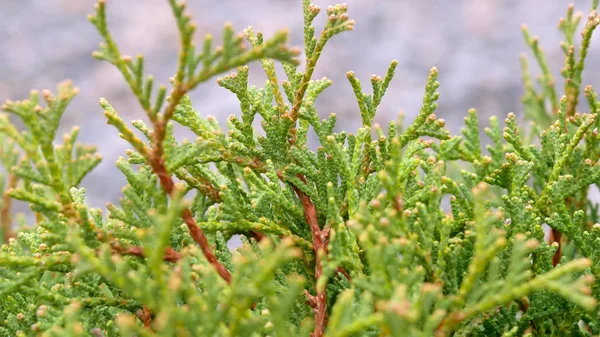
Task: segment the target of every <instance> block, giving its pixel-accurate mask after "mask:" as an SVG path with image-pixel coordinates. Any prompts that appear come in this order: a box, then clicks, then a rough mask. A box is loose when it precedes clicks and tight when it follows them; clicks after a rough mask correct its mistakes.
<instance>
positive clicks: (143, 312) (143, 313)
mask: <svg viewBox="0 0 600 337" xmlns="http://www.w3.org/2000/svg"><path fill="white" fill-rule="evenodd" d="M135 315H136V316H137V318H139V320H140V321H141V322H142V323H143V324H144V327H145V328H147V329H150V330H152V313H151V312H150V310H148V308H146V306H145V305H142V308H141V309H140V310H138V311H137V312H136V313H135Z"/></svg>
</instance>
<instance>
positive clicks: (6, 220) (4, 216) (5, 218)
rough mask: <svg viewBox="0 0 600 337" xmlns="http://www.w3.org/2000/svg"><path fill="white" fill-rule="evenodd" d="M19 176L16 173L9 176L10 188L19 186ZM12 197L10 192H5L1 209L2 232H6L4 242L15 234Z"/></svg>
mask: <svg viewBox="0 0 600 337" xmlns="http://www.w3.org/2000/svg"><path fill="white" fill-rule="evenodd" d="M17 181H18V178H17V176H16V175H14V174H10V175H9V176H8V190H10V189H13V188H15V187H17ZM11 206H12V198H11V197H10V195H9V194H7V193H4V195H3V196H2V209H1V210H0V223H1V224H2V233H3V234H4V242H8V240H9V239H10V238H13V237H14V236H15V234H14V232H13V230H12V215H11Z"/></svg>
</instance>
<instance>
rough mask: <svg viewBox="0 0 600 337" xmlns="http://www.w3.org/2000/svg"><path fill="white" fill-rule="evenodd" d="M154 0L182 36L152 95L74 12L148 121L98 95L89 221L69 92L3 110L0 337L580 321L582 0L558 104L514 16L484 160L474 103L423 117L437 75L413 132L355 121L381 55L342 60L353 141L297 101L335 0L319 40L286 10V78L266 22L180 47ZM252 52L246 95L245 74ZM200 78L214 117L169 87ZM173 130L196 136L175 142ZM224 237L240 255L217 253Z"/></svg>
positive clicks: (374, 82)
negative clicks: (292, 37)
mask: <svg viewBox="0 0 600 337" xmlns="http://www.w3.org/2000/svg"><path fill="white" fill-rule="evenodd" d="M169 3H170V5H171V9H172V12H173V15H174V17H175V18H176V23H177V27H178V29H179V33H180V34H179V36H180V45H181V50H180V53H179V60H178V66H177V69H176V71H175V74H174V76H173V77H172V78H171V79H170V84H171V86H170V87H169V88H168V87H167V86H165V85H161V86H159V87H158V88H156V87H155V86H154V80H153V77H152V76H150V75H146V74H145V72H144V58H143V57H142V56H138V57H136V58H132V57H130V56H127V55H122V54H121V52H120V50H119V47H118V46H117V44H116V43H115V41H114V40H113V38H112V37H111V33H110V31H109V29H108V25H107V17H106V13H105V6H106V5H105V3H104V1H103V0H99V1H98V3H97V5H96V11H95V13H94V14H93V15H91V16H90V21H91V22H92V24H93V25H94V26H95V27H96V28H97V30H98V32H99V33H100V36H101V37H102V39H103V41H104V42H103V43H102V44H101V45H100V49H99V50H98V51H97V52H96V53H95V54H94V56H95V57H96V58H97V59H99V60H102V61H106V62H109V63H110V64H112V65H114V66H115V67H116V68H117V69H118V70H119V71H120V72H121V73H122V75H123V78H124V80H125V81H126V82H127V84H128V85H129V87H130V88H131V91H132V93H133V94H134V95H135V97H136V98H137V99H138V100H139V103H140V106H141V107H142V108H143V110H144V111H145V112H146V120H147V121H148V123H145V122H143V121H141V120H136V121H133V122H132V123H126V122H125V121H123V120H122V119H121V117H120V116H119V114H118V113H117V111H115V109H113V107H112V106H111V105H110V103H109V102H108V101H107V100H105V99H100V105H101V106H102V108H103V109H104V114H105V116H106V120H107V122H108V124H110V125H112V126H114V127H115V128H116V129H118V131H119V132H120V136H121V137H122V138H123V139H124V140H126V141H127V142H128V143H129V144H130V145H131V147H132V149H131V150H129V151H128V152H127V153H126V157H122V158H120V159H119V160H118V161H117V167H118V168H119V169H120V170H121V172H122V173H123V174H124V175H125V177H126V178H127V181H128V184H127V185H126V186H125V187H124V188H123V190H122V193H123V196H122V198H121V199H120V200H119V204H118V205H113V204H108V205H107V207H106V208H107V211H108V212H107V213H108V214H107V216H105V214H103V212H102V210H100V209H98V208H93V207H91V206H89V205H87V204H86V202H85V190H84V189H83V188H80V187H79V184H80V182H81V181H82V179H83V178H84V177H85V175H86V174H88V173H89V172H90V171H91V170H92V169H94V167H95V166H97V165H98V163H99V162H100V160H101V157H100V156H99V155H98V154H97V153H96V150H95V148H94V147H92V146H86V145H82V144H79V143H78V142H76V139H77V135H78V129H77V128H73V130H72V131H71V133H69V134H67V135H65V136H63V138H62V143H60V141H58V140H57V136H56V131H57V128H58V126H59V123H60V120H61V116H62V114H63V112H64V111H65V109H66V108H67V106H68V104H69V101H70V100H71V99H72V98H73V97H74V96H75V95H76V94H77V89H75V88H74V87H73V86H72V85H71V83H69V82H65V83H63V84H61V85H59V87H58V89H57V91H56V93H52V92H50V91H43V92H42V93H41V94H40V93H39V92H37V91H32V92H31V95H30V97H29V98H28V99H26V100H23V101H18V102H13V101H8V102H6V103H5V104H4V105H3V106H2V110H3V111H4V112H6V114H2V115H1V116H0V131H1V133H0V137H2V138H1V148H0V149H1V152H0V159H1V163H2V165H3V167H4V168H5V169H6V170H5V176H4V177H3V179H2V184H3V185H2V189H3V191H4V198H3V199H2V201H1V214H0V215H1V222H2V234H3V238H4V240H5V243H4V245H2V248H1V250H0V335H1V336H44V337H49V336H95V337H99V336H140V337H143V336H146V337H150V336H161V337H167V336H178V337H181V336H232V337H233V336H279V337H283V336H309V335H310V336H312V337H321V336H327V337H358V336H364V337H366V336H422V337H427V336H436V337H443V336H504V337H508V336H598V335H599V334H600V317H599V313H600V312H599V308H598V306H597V305H596V304H597V301H598V299H600V287H599V285H600V283H599V281H597V280H598V279H600V224H598V222H600V220H599V208H598V204H596V203H594V202H593V201H592V200H590V199H589V198H588V195H589V191H590V188H591V186H592V185H595V184H596V185H597V184H598V183H599V182H600V166H599V164H598V160H599V159H600V136H599V135H598V128H599V126H600V118H598V114H599V113H600V103H599V102H598V98H597V95H596V93H595V92H594V90H593V89H592V88H591V87H590V86H587V87H585V88H584V89H583V90H581V88H582V72H583V70H584V61H585V58H586V56H587V54H588V49H589V46H590V39H591V36H592V33H593V31H594V30H595V28H596V27H597V26H598V24H599V23H600V17H598V16H597V14H596V7H597V5H598V1H597V0H594V1H593V4H592V9H591V11H590V13H589V15H588V18H587V22H586V23H585V24H584V27H583V28H582V29H580V28H579V26H580V21H581V18H582V16H581V15H580V14H577V13H575V12H574V9H573V6H570V7H569V8H568V11H567V15H566V17H565V18H563V19H561V21H560V24H559V28H560V30H561V32H563V33H564V35H565V42H563V44H562V49H563V51H564V53H565V66H564V68H563V70H562V72H561V74H562V76H563V77H564V88H563V90H562V93H561V90H560V88H559V87H558V86H557V81H556V79H554V78H553V76H552V73H551V71H550V70H549V67H548V64H547V61H546V59H545V56H544V53H543V51H542V50H541V48H540V46H539V45H540V44H539V41H538V39H537V38H535V37H532V36H530V34H529V33H528V30H527V28H526V27H524V28H523V32H524V35H525V40H526V42H527V44H528V45H529V46H530V47H531V51H532V54H533V57H534V58H535V60H536V63H537V64H538V66H539V67H540V69H541V76H540V77H539V78H538V84H534V81H533V79H532V76H531V75H530V73H529V70H528V65H527V57H526V56H523V58H522V65H523V73H524V75H523V80H524V84H525V95H524V97H523V103H524V115H525V116H526V117H527V118H528V119H529V120H530V121H533V122H534V123H533V124H532V125H531V126H530V127H528V128H523V127H521V126H520V125H519V123H518V121H517V117H516V115H515V114H513V113H510V114H508V117H507V118H506V119H505V127H504V128H502V127H501V123H500V121H499V120H498V118H496V117H492V118H491V119H490V123H489V127H487V128H485V133H486V134H487V136H488V137H489V139H490V144H489V145H487V146H486V148H485V149H484V148H483V146H482V140H481V137H480V130H481V127H480V121H479V118H478V114H477V112H476V111H475V110H470V111H468V114H467V117H466V118H465V127H464V129H463V131H462V136H452V135H451V134H450V133H449V131H448V130H446V129H445V123H444V121H443V120H441V119H438V118H436V116H435V114H434V112H435V110H436V107H437V103H436V102H437V100H438V97H439V94H438V92H437V89H438V87H439V83H438V82H437V76H438V70H437V69H436V68H432V69H431V71H430V73H429V77H428V78H427V81H426V83H425V94H424V97H423V103H422V107H421V110H420V111H419V113H418V115H417V116H416V118H415V120H414V121H413V122H412V123H411V124H404V122H403V121H402V118H401V119H400V120H399V121H391V122H390V123H389V124H388V125H387V127H385V128H383V127H381V126H379V125H377V124H373V119H374V116H375V114H376V112H377V108H378V106H379V104H380V103H381V100H382V97H383V96H384V94H385V93H386V91H387V89H388V86H389V84H390V81H391V80H392V78H393V76H394V72H395V69H396V67H397V66H398V62H397V61H392V62H391V64H390V66H389V68H388V70H387V72H386V74H385V76H377V75H373V76H372V77H371V79H370V80H371V86H372V93H366V92H365V89H364V88H363V86H362V85H361V83H360V81H359V79H358V78H357V77H356V75H355V74H354V73H352V72H348V73H347V77H348V80H349V82H350V86H351V88H352V90H353V91H354V94H355V95H356V99H357V102H358V110H359V111H360V115H361V118H362V124H363V125H362V127H361V128H360V129H358V130H357V131H356V132H355V133H347V132H345V131H342V132H339V133H336V132H334V129H335V125H336V116H335V114H331V115H329V116H328V117H326V118H325V119H321V116H320V115H319V114H318V113H317V111H316V110H315V105H314V102H315V100H316V99H317V97H318V96H319V94H320V93H321V92H323V91H324V90H325V89H327V87H329V86H330V85H331V81H329V80H328V79H325V78H323V79H312V75H313V71H314V69H315V67H316V66H317V63H318V60H319V57H320V55H321V53H322V52H323V51H324V49H325V47H326V44H327V42H328V41H329V40H330V39H331V38H334V36H335V35H338V34H341V33H343V32H345V31H349V30H352V28H353V25H354V21H353V20H351V19H349V17H348V14H347V6H346V5H336V6H332V7H328V8H327V9H326V18H325V19H324V20H326V24H325V26H324V28H323V30H322V31H321V32H316V29H315V27H314V26H313V20H315V19H316V18H317V17H318V14H319V13H320V12H321V9H320V8H319V7H318V6H316V5H314V4H311V3H310V1H309V0H303V9H304V12H303V15H304V53H303V57H304V58H305V62H304V64H305V66H304V67H303V68H300V67H299V66H298V64H299V62H298V60H297V57H298V56H299V54H300V52H299V51H297V50H295V49H293V48H289V47H287V45H286V42H287V32H286V31H280V32H277V33H275V34H274V35H273V36H272V37H270V38H267V37H265V36H263V34H262V33H261V32H258V31H256V32H255V31H254V30H253V29H252V28H248V29H246V30H244V31H243V33H240V34H237V33H236V32H235V31H234V29H233V28H232V27H231V25H226V26H225V28H224V32H223V41H221V43H220V44H219V46H217V47H215V46H214V44H215V43H214V41H213V38H212V37H211V35H206V36H205V37H204V40H203V42H202V45H201V46H200V47H197V46H196V45H195V42H194V41H195V25H194V23H193V22H192V20H191V18H190V16H189V14H188V13H187V11H186V7H185V5H184V4H182V3H180V2H176V1H175V0H169ZM579 31H580V32H581V35H582V39H581V41H580V42H576V38H575V34H576V32H579ZM253 61H259V62H260V63H261V65H262V67H263V69H264V71H265V73H266V75H267V78H268V80H267V81H266V83H265V84H264V86H263V87H262V88H258V87H255V86H253V85H250V84H249V83H248V76H249V74H248V72H249V71H248V67H247V64H248V63H249V62H253ZM276 62H277V63H281V64H282V65H283V69H284V70H285V78H286V79H285V80H281V79H280V78H281V76H282V75H281V74H276V70H275V63H276ZM231 70H234V71H235V72H234V73H231V74H230V75H224V74H225V73H226V72H229V71H231ZM216 76H222V77H220V78H218V79H217V83H218V85H220V86H221V87H223V88H225V89H227V90H229V91H231V92H232V93H233V94H234V95H236V97H237V98H238V99H239V101H240V113H239V114H238V115H232V116H231V117H230V118H229V119H228V120H227V130H223V129H222V128H221V127H220V126H219V124H218V123H217V121H216V120H215V119H214V118H213V117H210V116H202V115H201V114H199V113H198V112H197V111H195V110H194V109H193V108H192V104H191V102H190V99H189V96H188V93H189V92H190V91H191V90H193V89H195V87H196V86H198V84H200V83H203V82H206V81H209V80H211V79H213V78H214V77H216ZM278 76H280V77H279V78H278ZM561 94H562V98H561ZM580 94H583V95H584V96H585V100H586V101H587V105H589V112H588V113H581V112H579V111H580V110H581V109H586V110H587V108H582V105H583V104H581V102H580V99H579V96H580ZM42 101H43V102H42ZM9 115H10V116H16V117H18V118H19V119H20V120H21V122H22V123H23V125H24V128H23V129H22V130H21V129H19V128H17V127H16V126H15V124H13V121H11V118H13V117H9ZM255 119H256V120H258V121H260V128H259V129H255V128H254V127H253V123H254V121H255ZM175 124H179V125H181V126H183V127H186V128H188V129H189V130H190V131H191V132H193V133H194V134H195V135H196V136H197V138H196V139H194V140H178V139H177V138H176V137H175V135H174V134H173V128H174V125H175ZM311 129H312V131H313V133H310V134H314V135H316V137H317V138H318V142H319V144H320V146H319V147H318V149H317V150H316V151H313V150H311V149H310V148H309V147H308V145H307V138H308V137H309V131H310V130H311ZM12 199H16V200H21V201H24V202H27V203H28V204H29V205H30V207H31V211H32V213H33V214H34V215H35V217H32V219H35V220H34V221H35V224H34V225H32V224H31V223H27V221H25V220H24V219H25V218H24V217H16V216H14V215H13V214H12V213H11V200H12ZM447 200H449V205H446V204H447V202H446V201H447ZM17 222H18V223H19V226H14V224H15V223H17ZM544 226H549V227H548V228H550V230H549V235H548V236H549V238H545V232H544ZM17 227H18V228H17ZM234 235H240V237H241V238H242V241H243V245H242V247H241V248H239V249H237V250H230V249H229V248H228V246H227V243H228V241H229V240H230V239H231V238H232V237H233V236H234Z"/></svg>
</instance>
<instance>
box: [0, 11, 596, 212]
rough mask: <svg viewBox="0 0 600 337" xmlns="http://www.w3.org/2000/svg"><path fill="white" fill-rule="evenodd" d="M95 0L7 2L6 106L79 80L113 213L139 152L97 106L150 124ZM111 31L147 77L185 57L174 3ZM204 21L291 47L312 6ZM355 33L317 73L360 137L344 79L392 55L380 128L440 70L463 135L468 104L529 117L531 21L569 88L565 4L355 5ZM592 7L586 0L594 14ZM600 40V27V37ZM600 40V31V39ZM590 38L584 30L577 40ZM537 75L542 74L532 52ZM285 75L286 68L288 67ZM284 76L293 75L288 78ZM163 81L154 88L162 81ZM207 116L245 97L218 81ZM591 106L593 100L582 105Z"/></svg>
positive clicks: (80, 108) (371, 70)
mask: <svg viewBox="0 0 600 337" xmlns="http://www.w3.org/2000/svg"><path fill="white" fill-rule="evenodd" d="M334 1H335V0H315V1H314V2H315V3H316V4H318V5H320V6H321V8H322V10H323V11H322V14H321V15H320V16H318V17H317V19H316V20H315V22H316V24H317V30H318V31H319V29H320V28H321V27H322V26H323V24H324V22H325V20H326V14H325V10H324V9H325V7H327V6H328V5H332V4H334ZM94 2H95V1H93V0H0V22H1V24H0V41H1V42H0V46H1V48H0V101H4V100H6V99H9V98H10V99H13V100H17V99H18V100H20V99H23V98H25V97H26V96H27V95H28V92H29V90H30V89H31V88H37V89H47V88H48V89H54V88H55V84H56V83H58V82H60V81H62V80H63V79H66V78H70V79H72V80H73V81H74V83H75V84H76V86H78V87H79V89H80V94H79V96H78V97H77V98H76V99H75V100H74V101H73V103H72V105H71V106H70V108H69V109H68V111H67V113H66V115H65V116H64V117H63V123H62V130H63V131H64V132H66V131H68V130H69V129H70V128H71V127H72V126H73V125H80V126H81V133H80V135H81V136H80V140H81V141H83V142H84V143H88V144H90V143H91V144H97V145H98V147H99V151H100V153H101V154H102V155H103V157H104V160H103V162H102V164H101V165H100V166H99V167H98V168H97V169H96V170H95V171H94V172H93V173H92V174H91V175H89V176H88V177H87V178H86V179H85V180H84V182H83V186H84V187H86V188H87V191H88V200H89V203H90V204H91V205H92V206H94V207H104V204H105V202H107V201H112V202H114V201H116V200H117V199H118V197H119V195H120V187H121V186H123V185H125V184H126V182H125V179H124V178H123V176H122V175H121V174H120V173H119V172H118V171H117V169H116V168H115V165H114V163H115V161H116V159H117V158H118V157H119V156H122V155H124V153H125V150H126V149H128V148H129V146H128V145H127V144H126V143H125V142H124V141H123V140H121V139H120V138H119V137H118V135H117V134H118V133H117V132H116V131H115V130H114V129H113V128H112V127H110V126H108V125H107V124H106V123H105V121H104V118H103V112H102V109H101V108H100V106H99V105H98V104H97V102H98V98H99V97H106V98H107V99H108V100H109V101H110V102H111V103H112V104H113V106H114V107H115V108H116V110H117V111H118V112H119V113H120V114H121V115H122V116H123V118H124V119H125V120H132V119H140V118H142V119H143V118H144V114H143V112H142V110H141V109H140V107H139V106H138V104H137V101H136V100H135V99H134V98H133V96H132V94H131V93H130V91H129V89H128V88H127V87H126V85H125V83H124V81H123V79H122V77H121V75H120V73H118V72H117V71H116V69H115V68H113V66H111V65H109V64H108V63H103V62H99V61H96V60H94V59H93V58H92V57H91V53H92V51H94V50H95V48H96V47H97V45H98V43H99V42H100V37H99V36H98V34H97V32H96V31H95V29H94V28H93V26H92V25H91V24H90V23H89V22H88V21H87V18H86V17H87V14H88V13H91V12H92V11H93V4H94ZM106 2H107V5H108V18H109V25H110V28H111V30H112V32H113V36H114V37H115V39H116V41H117V42H118V43H119V45H120V46H121V50H122V52H123V53H124V54H130V55H133V56H135V55H137V54H138V53H143V54H144V55H146V70H147V73H148V74H150V73H151V74H154V75H155V79H156V82H158V83H165V84H166V83H168V78H169V77H170V76H171V75H172V74H173V72H174V69H175V64H176V63H175V62H176V59H177V50H178V49H177V48H178V39H177V31H176V29H175V23H174V19H173V17H172V15H171V12H170V9H169V6H168V4H167V1H166V0H106ZM188 2H189V7H190V11H191V13H192V14H193V16H194V18H195V21H196V22H197V27H198V29H197V31H198V36H197V42H198V43H199V42H200V41H201V40H200V39H201V36H203V35H204V34H205V33H209V32H210V33H213V34H214V36H215V41H219V40H220V37H221V31H222V26H223V23H224V22H225V21H231V22H232V23H233V25H234V27H235V28H236V30H238V31H241V30H242V29H243V28H245V27H247V26H248V25H252V26H253V27H254V29H255V30H262V31H263V32H264V33H265V35H266V36H270V35H271V34H272V33H273V32H275V31H276V30H277V29H279V28H289V29H290V32H291V41H290V44H291V45H295V46H300V45H301V42H302V31H303V30H302V9H301V0H189V1H188ZM346 2H347V3H348V5H349V16H350V17H351V18H353V19H355V20H356V26H355V30H354V31H352V32H347V33H344V34H342V35H339V36H336V37H334V38H333V39H332V40H331V41H330V43H329V44H328V45H327V47H326V48H325V52H324V53H323V56H322V57H321V59H320V61H319V64H318V66H317V69H316V71H315V78H321V77H323V76H326V77H328V78H330V79H332V80H333V82H334V83H333V85H332V87H330V88H329V89H327V90H326V91H325V92H324V94H323V95H322V96H321V97H320V98H319V100H318V101H317V109H318V112H319V113H320V114H321V116H323V117H324V116H327V115H328V114H330V113H332V112H335V113H336V114H337V115H338V131H339V130H341V129H345V130H347V131H349V132H354V131H355V130H356V129H357V128H358V127H359V126H360V115H359V113H358V108H357V105H356V103H355V99H354V95H353V92H352V89H351V87H350V85H349V83H348V82H347V80H346V77H345V73H346V71H348V70H354V72H355V73H356V75H357V76H358V78H359V79H360V80H361V82H362V83H363V85H364V87H365V88H366V89H367V90H370V82H369V78H370V75H371V74H379V75H383V74H385V71H386V69H387V66H388V64H389V62H390V61H391V60H392V59H397V60H399V65H398V68H397V71H396V77H395V79H394V80H393V82H392V84H391V86H390V88H389V90H388V93H387V95H386V97H385V98H384V100H383V102H382V104H381V106H380V109H379V114H378V116H377V117H376V122H378V123H380V124H382V125H385V124H387V121H389V120H390V119H393V118H396V117H397V113H398V112H399V111H405V112H406V115H407V121H409V122H410V121H411V120H412V119H413V118H414V116H415V114H416V113H417V112H418V110H419V107H420V102H421V99H422V93H423V88H424V83H425V79H426V77H427V74H428V71H429V68H430V67H432V66H437V67H438V68H439V71H440V75H439V81H440V83H441V87H440V89H439V91H440V94H441V96H440V100H439V108H438V111H437V112H436V115H437V116H439V117H440V118H445V119H446V120H447V121H448V125H449V128H450V129H451V131H452V132H453V133H454V134H456V133H458V132H459V130H460V127H461V125H462V118H463V116H464V115H465V114H466V111H467V109H469V108H472V107H473V108H476V109H477V110H478V111H479V112H480V114H481V115H482V120H483V121H484V124H485V123H487V118H488V117H489V116H491V115H497V116H499V117H501V119H503V118H504V117H505V116H506V114H507V113H508V112H511V111H512V112H515V113H517V115H518V116H519V114H520V112H521V105H520V101H519V100H520V97H521V95H522V92H523V91H522V86H521V72H520V67H519V54H520V53H522V52H528V50H527V48H526V46H525V44H524V42H523V38H522V34H521V30H520V26H521V24H522V23H527V24H528V26H529V27H530V31H531V33H532V34H534V35H538V36H540V41H541V42H540V43H541V46H542V47H543V48H544V49H545V50H546V52H547V55H548V59H549V62H550V64H551V68H552V70H553V72H554V74H555V76H556V79H557V82H558V86H559V92H562V87H561V86H562V79H561V77H560V74H559V70H560V68H561V67H562V62H563V53H562V51H561V49H560V47H559V41H560V40H561V38H562V36H561V34H560V32H559V31H558V29H557V23H558V19H559V17H561V16H563V15H564V13H565V12H566V9H567V6H568V3H569V2H568V1H563V0H528V1H519V0H346ZM590 4H591V0H589V1H588V0H577V1H575V6H576V7H575V8H576V10H581V11H583V12H584V13H585V16H584V18H583V20H582V21H583V22H582V24H585V17H586V16H587V12H588V10H589V7H590ZM597 33H600V32H597ZM596 35H598V34H596ZM578 38H579V35H578ZM599 40H600V38H599V37H598V36H596V37H595V38H594V39H593V41H592V47H591V52H590V55H589V57H588V60H587V68H588V70H587V71H585V73H584V83H585V84H592V85H595V87H596V88H597V90H598V89H600V79H598V78H597V76H594V75H595V73H596V71H595V69H599V66H600V48H599V46H598V44H599ZM527 55H528V57H529V59H530V61H531V62H530V65H531V67H532V70H533V71H534V73H536V74H537V73H538V68H537V67H535V64H534V63H533V58H532V57H531V54H530V53H527ZM279 69H281V68H279ZM250 76H251V81H252V82H253V83H254V84H259V85H260V84H262V83H264V80H265V76H264V73H263V72H262V69H261V68H260V67H257V64H254V65H253V67H251V75H250ZM279 78H280V79H283V78H285V76H284V74H283V71H280V73H279ZM156 82H155V83H156ZM191 96H192V100H193V102H194V106H195V107H196V109H197V110H198V111H199V113H200V114H202V115H204V116H206V115H214V116H216V117H217V118H218V119H219V120H220V121H221V122H223V121H224V120H225V119H226V118H227V116H229V115H230V114H238V113H239V105H238V102H237V100H236V99H235V96H234V95H233V94H231V93H230V92H228V91H227V90H225V89H222V88H220V87H219V86H217V84H216V82H215V81H214V79H213V80H211V81H209V82H208V83H205V84H202V85H201V86H200V87H198V88H197V89H196V90H195V91H194V92H193V93H192V94H191ZM581 109H583V111H587V105H586V104H585V103H584V104H582V105H581ZM221 124H222V125H223V124H224V123H221Z"/></svg>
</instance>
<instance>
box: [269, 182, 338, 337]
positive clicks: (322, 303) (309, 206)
mask: <svg viewBox="0 0 600 337" xmlns="http://www.w3.org/2000/svg"><path fill="white" fill-rule="evenodd" d="M278 173H279V175H280V178H281V177H282V174H281V173H280V172H278ZM298 178H300V179H301V180H302V182H303V183H305V184H307V181H306V179H305V178H304V176H302V175H300V174H299V175H298ZM292 188H293V189H294V192H295V193H296V195H297V196H298V198H300V202H301V203H302V208H303V210H304V217H305V218H306V222H308V226H309V227H310V232H311V234H312V244H313V250H314V252H315V259H316V263H315V279H316V280H319V278H321V275H323V265H322V263H321V258H320V257H319V252H320V251H326V247H325V244H324V237H323V233H322V232H321V228H320V227H319V221H318V218H317V209H316V208H315V205H314V204H313V202H312V201H311V200H310V198H309V197H308V196H307V195H306V194H304V192H302V191H301V190H300V189H299V188H297V187H296V186H294V185H292ZM325 289H326V287H323V289H322V290H318V291H317V296H312V295H310V294H308V295H310V296H308V299H309V301H310V302H311V306H313V311H314V314H315V328H314V330H313V332H312V333H311V337H322V336H323V332H324V331H325V320H326V318H327V293H326V290H325ZM307 293H308V292H307Z"/></svg>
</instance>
